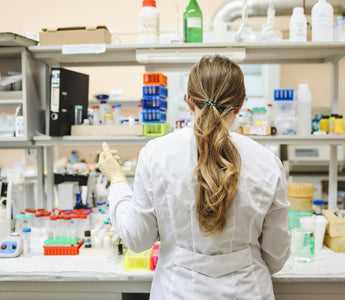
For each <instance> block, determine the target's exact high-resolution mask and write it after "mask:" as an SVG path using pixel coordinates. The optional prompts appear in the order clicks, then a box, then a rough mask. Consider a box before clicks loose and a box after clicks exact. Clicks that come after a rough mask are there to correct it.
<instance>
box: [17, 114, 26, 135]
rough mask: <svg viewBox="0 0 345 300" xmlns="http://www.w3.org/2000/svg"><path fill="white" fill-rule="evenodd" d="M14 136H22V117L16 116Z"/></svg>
mask: <svg viewBox="0 0 345 300" xmlns="http://www.w3.org/2000/svg"><path fill="white" fill-rule="evenodd" d="M16 136H24V117H23V116H18V117H16Z"/></svg>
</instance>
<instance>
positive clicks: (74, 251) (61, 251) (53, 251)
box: [43, 239, 84, 255]
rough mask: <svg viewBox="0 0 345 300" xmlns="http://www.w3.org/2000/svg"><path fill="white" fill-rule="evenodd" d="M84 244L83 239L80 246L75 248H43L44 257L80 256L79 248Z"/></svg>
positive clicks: (77, 245)
mask: <svg viewBox="0 0 345 300" xmlns="http://www.w3.org/2000/svg"><path fill="white" fill-rule="evenodd" d="M83 244H84V239H81V240H80V241H79V242H78V244H76V245H73V246H43V249H44V255H78V254H79V248H80V247H81V246H82V245H83Z"/></svg>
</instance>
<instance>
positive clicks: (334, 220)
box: [322, 209, 345, 237]
mask: <svg viewBox="0 0 345 300" xmlns="http://www.w3.org/2000/svg"><path fill="white" fill-rule="evenodd" d="M340 212H342V213H345V210H341V211H340ZM322 214H323V215H324V216H325V217H326V218H327V220H328V224H327V227H326V233H327V234H328V235H329V236H330V237H345V218H340V217H338V216H336V215H335V214H334V210H330V209H324V210H322Z"/></svg>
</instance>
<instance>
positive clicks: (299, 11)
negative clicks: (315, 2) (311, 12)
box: [292, 7, 304, 14]
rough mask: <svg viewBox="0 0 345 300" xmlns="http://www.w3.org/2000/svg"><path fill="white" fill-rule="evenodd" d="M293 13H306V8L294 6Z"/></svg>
mask: <svg viewBox="0 0 345 300" xmlns="http://www.w3.org/2000/svg"><path fill="white" fill-rule="evenodd" d="M292 13H293V14H304V8H303V7H294V9H293V11H292Z"/></svg>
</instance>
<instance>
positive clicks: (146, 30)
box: [139, 17, 159, 36]
mask: <svg viewBox="0 0 345 300" xmlns="http://www.w3.org/2000/svg"><path fill="white" fill-rule="evenodd" d="M139 28H140V35H157V36H158V32H159V28H158V19H157V18H155V17H141V18H140V20H139Z"/></svg>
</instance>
